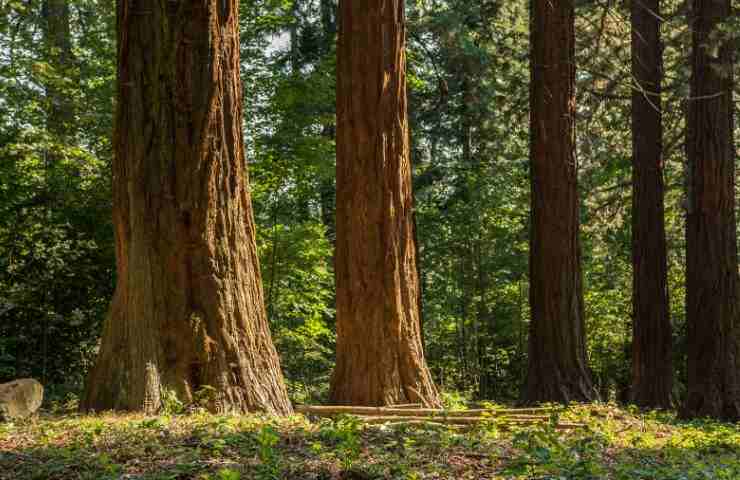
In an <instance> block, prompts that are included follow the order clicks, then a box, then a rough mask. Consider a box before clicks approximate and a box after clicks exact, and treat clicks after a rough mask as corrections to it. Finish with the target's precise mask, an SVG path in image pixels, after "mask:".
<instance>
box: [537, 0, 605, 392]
mask: <svg viewBox="0 0 740 480" xmlns="http://www.w3.org/2000/svg"><path fill="white" fill-rule="evenodd" d="M531 18H532V20H531V34H530V35H531V49H532V50H531V87H530V89H531V90H530V108H531V114H530V115H531V116H530V122H531V127H530V128H531V133H530V135H531V146H530V162H531V167H530V168H531V172H530V175H531V185H532V212H531V231H530V265H529V268H530V303H531V308H532V319H531V323H530V334H529V367H528V372H527V379H526V382H525V386H524V389H523V400H524V401H525V402H528V403H536V402H569V401H587V400H592V399H593V398H594V396H595V391H594V388H593V385H592V382H591V379H590V375H589V372H588V368H587V364H586V335H585V322H584V312H583V290H582V279H581V266H580V260H581V259H580V245H579V240H578V230H579V217H578V216H579V201H578V188H577V166H576V161H575V152H574V150H575V124H574V123H575V63H574V61H575V58H574V44H575V41H574V17H573V2H572V0H554V1H553V0H533V2H532V17H531Z"/></svg>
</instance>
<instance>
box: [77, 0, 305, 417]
mask: <svg viewBox="0 0 740 480" xmlns="http://www.w3.org/2000/svg"><path fill="white" fill-rule="evenodd" d="M242 138H243V137H242V86H241V81H240V79H239V34H238V2H237V1H236V0H218V1H217V0H206V1H202V2H176V3H173V2H163V1H162V2H146V3H142V2H136V1H133V0H119V2H118V107H117V112H116V131H115V134H114V147H115V160H114V166H113V205H114V207H113V220H114V225H115V230H116V254H117V267H118V284H117V287H116V293H115V297H114V299H113V303H112V305H111V309H110V313H109V316H108V318H107V320H106V322H105V327H104V331H103V340H102V345H101V347H100V353H99V356H98V359H97V362H96V364H95V367H94V368H93V370H92V372H91V373H90V376H89V378H88V382H87V389H86V392H85V396H84V399H83V401H82V409H83V410H86V411H89V410H98V411H99V410H106V409H122V410H144V411H147V412H154V411H157V410H158V409H159V408H160V407H161V406H162V401H163V394H164V393H165V392H173V393H174V394H176V395H177V396H178V397H179V398H180V399H181V400H182V401H185V402H190V401H192V399H193V395H194V393H195V392H197V391H198V390H199V389H201V388H203V387H205V386H209V387H212V388H213V389H215V391H214V392H213V396H212V398H211V403H210V408H211V409H212V410H214V411H218V412H247V411H254V410H259V411H265V412H270V413H275V414H286V413H289V412H291V411H292V409H291V405H290V403H289V401H288V397H287V394H286V390H285V386H284V384H283V379H282V374H281V372H280V365H279V362H278V357H277V354H276V351H275V348H274V346H273V344H272V340H271V338H270V332H269V329H268V324H267V319H266V315H265V310H264V305H263V293H262V285H261V281H260V272H259V265H258V258H257V251H256V245H255V236H254V234H255V232H254V221H253V218H252V206H251V200H250V197H249V191H248V189H247V182H248V179H247V172H246V162H245V159H244V146H243V144H242V142H243V139H242Z"/></svg>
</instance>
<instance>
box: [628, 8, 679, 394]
mask: <svg viewBox="0 0 740 480" xmlns="http://www.w3.org/2000/svg"><path fill="white" fill-rule="evenodd" d="M662 64H663V60H662V47H661V41H660V0H639V1H633V2H632V78H634V81H635V83H636V85H635V88H634V89H633V91H632V268H633V270H632V310H633V315H634V318H633V324H632V328H633V340H632V388H631V392H630V400H631V401H632V402H633V403H635V404H636V405H639V406H642V407H652V408H669V407H670V406H671V390H672V388H673V364H672V362H671V355H672V353H671V342H672V334H671V321H670V317H669V307H668V266H667V265H668V262H667V259H666V236H665V215H664V206H663V141H662V139H663V120H662V116H663V113H662V112H663V111H662V96H661V81H662V78H663V72H662Z"/></svg>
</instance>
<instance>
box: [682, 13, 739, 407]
mask: <svg viewBox="0 0 740 480" xmlns="http://www.w3.org/2000/svg"><path fill="white" fill-rule="evenodd" d="M731 11H732V10H731V5H730V1H729V0H694V2H693V19H692V20H693V21H692V24H691V27H692V29H691V30H692V32H693V47H692V55H691V63H692V72H691V98H690V101H689V118H688V140H687V153H688V160H689V175H690V180H689V186H690V195H689V212H688V221H687V228H686V288H687V299H686V303H687V305H686V310H687V311H686V321H687V324H688V385H687V387H688V392H687V399H686V404H685V406H684V411H683V414H684V415H685V416H687V417H697V416H711V417H715V418H726V419H732V420H737V419H740V357H739V355H740V351H739V350H740V349H739V348H738V338H739V337H740V326H739V322H738V303H737V302H738V294H737V288H738V271H737V268H738V263H737V233H736V224H735V158H736V155H737V153H736V151H735V147H734V143H733V132H734V129H733V123H734V121H733V113H734V112H733V108H734V107H733V101H732V88H733V75H732V66H733V60H734V58H733V57H734V55H735V54H736V53H735V48H736V47H735V46H734V44H733V41H731V39H729V38H728V37H727V32H725V33H724V34H723V33H722V31H721V29H720V27H719V25H720V24H721V23H722V22H724V21H725V20H727V19H728V18H729V16H730V15H731Z"/></svg>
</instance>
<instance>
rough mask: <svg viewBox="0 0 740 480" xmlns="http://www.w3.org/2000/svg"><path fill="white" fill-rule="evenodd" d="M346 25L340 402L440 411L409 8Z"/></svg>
mask: <svg viewBox="0 0 740 480" xmlns="http://www.w3.org/2000/svg"><path fill="white" fill-rule="evenodd" d="M339 18H340V22H339V23H340V32H339V45H338V52H337V57H338V64H337V210H336V223H337V242H336V243H337V248H336V269H335V270H336V285H337V363H336V368H335V370H334V374H333V377H332V382H331V400H332V402H334V403H338V404H350V405H371V406H381V405H391V404H404V403H423V404H424V405H428V406H436V405H439V398H438V394H437V390H436V388H435V386H434V384H433V382H432V379H431V375H430V373H429V370H428V368H427V366H426V362H425V359H424V353H423V350H422V345H421V333H420V324H419V308H418V306H419V279H418V274H417V270H416V249H415V247H414V238H413V216H412V191H411V165H410V158H409V138H408V121H407V105H406V71H405V67H406V65H405V61H406V58H405V26H404V2H403V1H401V0H344V1H341V2H340V4H339Z"/></svg>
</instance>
